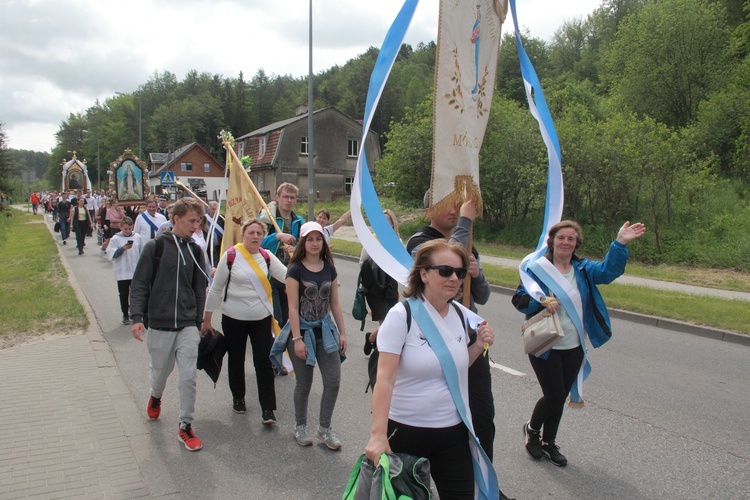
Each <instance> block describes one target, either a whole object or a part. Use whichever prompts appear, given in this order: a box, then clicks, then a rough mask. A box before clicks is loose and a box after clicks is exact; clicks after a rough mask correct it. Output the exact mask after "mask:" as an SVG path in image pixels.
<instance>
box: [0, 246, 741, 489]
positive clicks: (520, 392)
mask: <svg viewBox="0 0 750 500" xmlns="http://www.w3.org/2000/svg"><path fill="white" fill-rule="evenodd" d="M57 239H59V236H57ZM92 243H93V241H90V243H89V247H90V249H87V252H86V254H85V255H83V256H78V255H76V252H75V248H74V247H71V245H70V244H69V245H68V246H66V247H60V248H61V251H62V254H63V256H64V260H65V261H67V262H68V263H69V266H70V269H71V279H72V281H73V283H74V286H75V287H76V288H79V289H80V290H81V292H82V302H84V303H85V304H86V305H87V306H88V304H90V310H91V314H92V315H93V319H94V322H93V325H92V327H93V328H92V330H93V331H91V332H89V333H88V334H87V335H86V336H77V337H69V338H67V339H85V341H78V340H75V343H76V347H75V348H76V349H78V351H80V352H81V354H79V355H78V356H79V357H78V358H77V359H78V360H79V363H81V364H82V366H83V364H84V361H85V362H86V363H89V364H91V363H93V364H94V366H98V370H93V371H92V372H90V373H89V372H85V371H84V372H83V373H84V374H85V373H89V374H88V375H86V376H85V377H84V378H85V379H86V380H91V379H93V380H94V382H93V384H94V385H97V384H98V385H101V386H103V387H104V388H105V389H107V390H106V391H104V392H103V393H99V394H97V396H96V397H97V398H99V400H98V403H100V404H101V405H102V406H106V407H108V409H107V412H104V413H101V412H102V410H95V411H94V412H93V414H95V415H97V414H104V415H107V418H109V419H110V421H111V424H112V425H111V431H112V432H113V433H114V434H116V435H117V437H118V438H119V439H125V441H126V442H127V443H128V446H129V448H130V451H129V452H128V451H127V450H126V452H124V453H122V458H120V460H121V462H122V465H120V466H119V467H120V468H121V469H122V470H131V469H130V468H129V467H130V466H131V465H132V464H134V465H135V466H136V467H137V470H138V471H139V472H140V475H141V478H140V479H141V481H142V482H141V483H138V485H137V486H138V487H137V488H136V487H130V489H125V488H123V487H122V486H120V482H118V478H116V477H114V474H115V472H116V471H117V470H118V469H117V467H115V468H114V469H109V470H107V469H104V471H103V472H102V473H101V475H100V476H99V479H98V481H99V483H98V484H99V485H100V489H102V488H104V491H105V494H102V495H99V497H101V496H113V497H137V496H147V497H153V498H156V497H175V498H180V497H181V498H190V499H192V498H195V499H198V498H233V497H244V498H290V499H292V498H311V499H328V498H338V497H340V495H341V492H342V491H343V487H344V485H345V484H346V481H347V479H348V476H349V473H350V471H351V467H352V465H353V464H354V461H355V460H356V458H357V456H358V455H359V454H360V453H361V452H362V451H363V449H364V445H365V444H366V442H367V439H368V437H369V427H370V411H369V405H370V394H365V393H364V388H365V386H366V383H367V374H366V359H365V356H364V354H363V353H362V350H361V347H362V340H363V336H362V334H361V333H360V332H359V331H358V324H357V323H358V322H355V321H354V320H353V319H352V318H351V316H350V315H349V314H346V317H347V319H346V329H347V332H348V334H349V343H350V348H349V352H348V359H347V360H346V362H344V364H343V365H342V386H341V392H340V394H339V400H338V403H337V407H336V412H335V414H334V419H333V426H334V429H335V431H336V433H337V435H338V436H339V438H340V439H341V440H342V442H343V450H342V451H340V452H332V451H329V450H328V449H326V448H325V447H324V446H322V445H321V444H317V443H316V445H314V446H312V447H309V448H301V447H299V446H298V445H297V444H296V443H295V441H294V440H293V438H292V434H291V433H292V429H293V426H294V416H293V403H292V393H293V388H294V379H293V378H291V377H278V378H277V379H276V391H277V400H278V410H277V412H276V415H277V418H278V419H279V423H278V425H277V426H274V427H272V428H268V427H265V426H263V425H262V424H261V421H260V408H259V406H258V404H257V402H256V400H257V392H256V391H255V384H254V372H253V368H252V363H251V362H250V363H248V366H247V370H246V372H247V373H246V376H247V382H248V383H247V388H248V394H247V398H246V399H247V403H248V412H247V413H246V414H244V415H237V414H235V413H233V412H232V409H231V395H230V393H229V389H228V384H227V383H226V375H225V374H224V373H222V378H221V379H220V380H219V383H218V384H217V385H216V387H214V384H213V383H212V382H211V381H210V379H209V378H208V377H207V376H206V375H205V374H203V373H199V378H198V382H199V385H198V401H197V405H196V422H195V429H196V432H197V433H198V435H199V436H200V437H201V438H202V439H203V441H204V449H203V450H201V451H199V452H197V453H190V452H187V451H186V450H185V449H184V448H183V447H182V445H181V444H180V443H179V442H178V441H177V417H178V408H177V405H178V399H177V387H176V379H177V377H176V374H173V376H172V377H171V378H170V380H169V382H168V384H167V389H166V391H165V395H164V398H163V403H162V416H161V418H160V419H159V420H158V421H155V422H152V421H148V420H147V417H146V415H145V405H146V401H147V399H148V353H147V351H146V347H145V345H144V344H141V343H139V342H137V341H135V340H134V339H133V338H132V336H131V334H130V332H129V328H128V327H126V326H123V325H121V324H120V313H119V306H118V300H117V290H116V284H115V281H114V278H113V274H112V270H111V264H110V263H109V262H107V261H106V260H105V259H103V258H101V257H100V254H99V251H98V250H96V246H95V245H93V244H92ZM336 263H337V269H338V270H339V273H340V281H341V283H342V286H341V288H340V289H339V291H340V296H341V299H342V306H343V308H344V311H345V312H348V311H350V310H351V302H352V297H353V294H354V283H355V280H356V274H355V273H356V271H357V269H356V265H355V264H354V263H352V262H350V261H348V260H347V259H343V258H338V259H337V261H336ZM480 314H482V315H483V316H484V317H485V318H486V319H488V321H489V322H490V324H492V325H493V326H494V327H495V329H496V332H497V341H496V344H495V345H494V346H493V347H492V348H491V350H490V354H491V357H492V360H493V362H494V363H495V369H494V370H493V375H492V376H493V392H494V395H495V406H496V411H497V415H496V419H495V422H496V426H497V435H496V439H495V456H496V468H497V470H498V474H499V477H500V481H501V485H502V487H503V490H505V491H506V492H507V493H509V494H510V495H512V496H515V497H517V498H519V499H522V498H523V499H527V498H541V497H545V498H592V499H593V498H748V497H750V453H748V451H747V450H748V449H750V447H749V446H748V445H750V442H749V441H750V438H748V436H747V429H749V428H750V397H748V396H750V384H749V382H750V375H749V374H750V370H749V368H750V361H748V353H749V352H750V351H748V347H747V346H745V345H738V344H735V343H732V342H721V341H718V340H717V339H716V338H710V337H705V336H702V335H688V334H686V333H685V332H684V331H680V330H679V329H675V328H661V327H659V326H656V324H651V323H649V321H650V320H649V321H645V320H644V321H641V322H637V321H630V320H628V321H625V320H623V319H619V318H614V319H613V330H614V332H615V333H614V336H613V339H612V340H611V341H610V342H609V343H608V344H607V345H606V346H604V347H603V348H602V349H598V350H595V351H593V352H591V353H590V360H591V362H592V364H593V373H592V375H591V377H590V378H589V380H588V381H587V383H586V386H585V390H584V398H585V399H586V406H585V408H583V409H580V410H574V409H566V411H565V416H564V418H563V423H562V426H561V430H560V434H559V437H558V444H560V446H561V451H562V452H563V453H564V454H566V456H567V457H568V460H569V465H568V466H567V467H565V468H557V467H554V466H553V465H552V464H551V463H549V462H548V461H540V462H535V461H533V460H532V459H531V458H530V457H529V456H528V455H527V454H526V452H525V450H524V449H523V441H522V435H521V425H522V424H523V422H525V421H526V420H527V419H528V417H529V414H530V412H531V409H532V408H533V405H534V403H535V401H536V400H537V399H538V397H539V396H540V391H539V386H538V383H537V382H536V378H535V377H534V375H533V373H532V372H531V369H530V366H529V363H528V360H527V359H526V358H525V356H524V355H523V353H522V349H521V341H520V335H519V327H520V323H521V322H522V317H521V315H520V314H519V313H517V312H516V311H515V310H514V309H513V308H512V306H511V305H510V302H509V296H508V295H507V294H505V293H503V291H497V292H495V293H493V295H492V298H491V299H490V303H489V304H488V305H486V306H484V307H481V308H480ZM216 316H218V315H216ZM371 326H372V324H371V323H370V324H369V325H368V327H371ZM96 330H98V331H99V332H100V334H103V338H102V337H101V336H100V337H99V338H97V337H96ZM693 333H696V332H693ZM698 333H704V334H705V333H706V332H705V331H703V330H701V331H700V332H698ZM101 340H105V341H106V342H101ZM62 341H68V342H69V341H70V340H66V339H63V340H62ZM47 342H61V340H51V341H47ZM101 344H104V345H101ZM38 345H40V344H35V345H29V346H20V347H15V348H11V349H6V350H4V351H2V352H0V362H2V365H3V367H6V366H10V365H9V364H8V363H10V362H16V363H17V362H18V361H17V359H18V358H23V359H22V361H23V360H25V362H27V363H31V362H32V358H31V357H28V352H29V351H30V350H32V349H38V348H37V347H35V346H38ZM92 346H93V347H92ZM107 353H109V356H111V360H112V361H111V362H110V361H109V359H110V358H109V357H108V355H107ZM34 359H36V358H34ZM44 359H45V358H44V357H42V360H37V361H33V362H36V363H45V364H44V365H43V366H35V367H34V370H39V371H41V372H42V373H43V374H44V376H45V377H46V378H52V379H54V377H60V374H59V371H60V367H59V366H56V365H55V363H56V362H55V361H54V360H52V361H50V360H49V359H47V360H46V361H44ZM14 360H15V361H14ZM3 371H5V370H3ZM94 371H96V372H98V374H96V373H94ZM82 377H83V375H82ZM107 377H110V378H107ZM318 378H319V377H318ZM13 383H14V384H16V387H14V388H13V394H16V396H15V397H16V400H15V401H19V400H20V399H22V398H21V397H20V396H18V395H17V393H24V391H29V392H32V393H33V392H34V390H38V388H39V387H38V386H36V387H35V386H32V385H31V383H30V382H28V381H24V379H23V378H19V379H18V380H16V379H13ZM23 384H28V385H27V386H24V385H23ZM2 391H3V392H2V394H0V395H2V401H3V402H4V404H3V406H6V405H5V401H8V399H7V398H6V395H7V394H8V393H9V392H10V389H8V384H3V389H2ZM71 392H74V391H71ZM320 393H321V386H320V382H319V380H318V379H316V381H315V384H314V385H313V390H312V393H311V396H310V405H309V411H308V415H309V419H308V420H309V423H310V424H311V427H312V424H314V423H315V422H316V421H317V420H316V419H317V415H318V404H319V400H320ZM105 403H106V404H105ZM59 404H60V405H61V406H62V407H63V408H68V413H73V415H74V416H76V415H78V414H79V413H81V411H84V412H85V410H86V409H85V408H84V409H83V410H82V408H81V406H80V405H81V403H80V401H79V402H78V405H77V406H69V407H68V406H65V404H66V403H65V402H64V401H60V403H59ZM110 407H111V410H112V411H113V412H114V415H116V418H112V417H109V413H108V412H109V408H110ZM23 411H26V410H23ZM60 411H61V413H62V414H65V411H64V410H60ZM97 412H99V413H97ZM3 415H4V416H5V418H6V428H7V427H8V426H9V425H11V423H9V422H8V420H7V419H11V420H12V421H16V420H21V421H22V420H24V419H25V420H29V418H30V417H31V416H30V415H19V414H18V412H16V411H8V410H7V407H6V411H4V412H3ZM84 416H85V415H84ZM86 419H90V420H91V421H92V422H93V421H94V419H91V418H90V417H86V418H85V419H84V420H86ZM87 421H88V420H87ZM21 425H22V422H20V423H19V422H16V423H13V424H12V427H13V428H14V429H19V428H21V427H19V426H21ZM26 427H28V425H27V426H26ZM68 429H70V427H68ZM85 429H86V426H84V427H83V428H79V427H76V428H75V429H74V431H75V432H77V433H81V436H80V437H81V439H83V438H84V437H86V431H85ZM90 429H92V430H93V427H91V428H90ZM2 436H3V435H2V434H0V437H2ZM9 437H10V436H7V435H6V436H5V437H3V442H4V443H7V442H9V441H7V440H6V439H8V438H9ZM88 437H93V438H95V445H96V447H97V449H98V450H99V451H100V452H101V450H106V449H107V443H108V442H109V441H107V439H111V437H110V438H107V437H104V438H101V439H100V438H99V437H97V436H96V435H94V433H93V432H89V433H88ZM10 442H11V444H12V446H10V447H6V448H5V450H4V451H0V465H3V467H0V497H2V498H15V497H17V496H27V495H29V496H46V497H48V498H53V497H54V496H55V494H56V493H57V494H59V496H62V494H61V493H60V491H62V492H65V491H66V489H65V487H64V486H65V484H66V483H65V482H64V481H63V488H62V490H59V488H58V490H56V491H53V492H51V493H44V492H42V493H39V492H37V493H36V494H32V492H34V491H35V490H33V489H32V488H31V487H30V486H28V485H30V484H31V483H30V482H29V481H28V480H27V482H26V483H25V484H26V485H27V487H26V489H24V488H23V487H21V486H19V485H20V484H22V483H20V482H19V481H18V474H16V475H15V476H13V475H12V474H10V473H8V474H7V477H6V472H3V471H5V470H6V469H5V467H4V466H5V465H6V464H7V465H10V466H13V465H14V464H17V463H18V460H19V458H17V457H18V456H19V454H20V452H19V451H18V449H16V448H21V447H23V446H24V444H23V443H22V442H21V441H19V442H18V443H17V444H13V443H15V441H13V440H11V441H10ZM118 442H119V441H118ZM92 446H93V445H92ZM26 448H28V444H27V445H26ZM79 454H80V452H76V453H75V454H74V455H79ZM27 455H28V454H27ZM42 455H43V453H42ZM94 456H95V457H96V456H102V455H101V453H100V455H94ZM118 463H119V462H118ZM44 467H45V468H43V469H41V470H39V468H38V467H37V473H41V474H42V477H45V475H47V474H48V473H49V472H48V471H47V468H48V467H50V466H44ZM79 468H81V467H79ZM50 472H52V471H50ZM73 476H74V474H73V473H71V474H69V477H71V478H73ZM63 477H65V476H63ZM45 481H46V479H45ZM71 482H73V479H71ZM45 484H46V482H45ZM67 491H74V490H73V488H69V489H68V490H67ZM92 491H93V490H92ZM84 496H85V495H84ZM90 497H91V498H96V495H95V493H91V496H90Z"/></svg>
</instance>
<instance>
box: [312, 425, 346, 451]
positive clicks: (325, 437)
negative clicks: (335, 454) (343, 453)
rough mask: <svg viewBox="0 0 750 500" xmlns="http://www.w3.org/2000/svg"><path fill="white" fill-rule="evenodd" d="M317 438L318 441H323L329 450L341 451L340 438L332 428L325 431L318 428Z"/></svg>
mask: <svg viewBox="0 0 750 500" xmlns="http://www.w3.org/2000/svg"><path fill="white" fill-rule="evenodd" d="M317 436H318V439H320V440H321V441H323V442H324V443H325V445H326V446H328V449H329V450H340V449H341V441H339V438H337V437H336V434H334V433H333V428H332V427H329V428H328V429H324V428H323V427H318V433H317Z"/></svg>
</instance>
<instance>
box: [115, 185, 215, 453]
mask: <svg viewBox="0 0 750 500" xmlns="http://www.w3.org/2000/svg"><path fill="white" fill-rule="evenodd" d="M202 217H203V206H202V205H201V204H200V202H199V201H198V200H195V199H193V198H184V199H182V200H180V201H178V202H177V203H176V204H175V206H174V211H173V213H172V222H173V224H174V227H173V228H172V232H171V233H168V234H163V235H161V236H160V237H159V238H158V239H156V240H151V241H149V242H148V243H147V244H146V245H145V247H144V248H143V252H142V253H141V258H140V259H139V260H138V265H137V266H136V268H135V272H134V274H133V281H132V284H131V288H130V319H131V320H132V321H133V326H132V329H131V331H132V333H133V337H135V338H136V340H138V341H140V342H143V335H144V333H145V332H146V325H148V337H147V346H148V352H149V355H150V356H151V374H150V383H151V397H150V398H149V401H148V406H147V408H146V412H147V413H148V416H149V418H151V419H152V420H156V419H158V418H159V413H160V411H161V406H160V405H161V397H162V393H163V391H164V387H165V385H166V383H167V378H168V377H169V375H170V373H172V370H173V369H174V365H175V361H176V362H177V368H178V370H179V373H180V380H179V385H178V387H179V391H180V425H179V431H178V439H179V441H180V442H181V443H183V444H184V445H185V448H187V449H188V450H190V451H198V450H200V449H201V448H202V447H203V443H202V442H201V440H200V439H199V438H198V437H197V436H196V435H195V431H194V430H193V429H192V423H193V413H194V410H195V388H196V372H197V370H196V364H197V359H198V344H199V343H200V333H199V332H200V327H201V323H202V321H203V306H204V303H205V299H206V285H207V277H206V275H205V273H204V271H203V269H204V268H205V265H204V264H205V263H204V260H203V259H204V257H203V252H202V251H201V249H200V247H199V246H198V245H197V244H196V243H194V242H193V240H192V238H191V235H192V234H193V233H194V232H195V231H196V229H198V227H199V226H200V222H201V218H202Z"/></svg>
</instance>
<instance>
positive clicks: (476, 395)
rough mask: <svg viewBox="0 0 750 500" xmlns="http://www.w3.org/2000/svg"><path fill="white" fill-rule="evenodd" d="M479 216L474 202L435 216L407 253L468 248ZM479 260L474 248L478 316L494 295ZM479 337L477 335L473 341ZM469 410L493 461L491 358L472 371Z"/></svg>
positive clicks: (472, 294) (472, 271)
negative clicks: (439, 245) (432, 245)
mask: <svg viewBox="0 0 750 500" xmlns="http://www.w3.org/2000/svg"><path fill="white" fill-rule="evenodd" d="M424 204H425V210H427V209H429V208H430V192H429V191H427V192H426V193H425V196H424ZM476 216H477V210H476V206H475V204H474V202H472V201H468V202H466V203H464V204H463V205H462V206H461V208H460V210H459V208H458V207H453V208H450V209H448V210H445V211H444V212H441V213H438V214H435V215H433V216H432V220H431V221H430V225H429V226H424V227H421V228H419V229H418V230H417V232H416V233H414V234H413V235H412V237H411V238H409V241H408V242H407V243H406V250H407V251H408V252H409V253H411V254H412V256H414V255H416V254H417V251H418V250H419V247H421V246H422V245H423V244H424V243H426V242H428V241H431V240H436V239H440V238H443V239H446V240H449V241H451V242H456V243H458V244H460V245H461V246H463V247H464V248H466V246H467V245H468V243H469V234H470V233H471V227H472V225H473V223H474V219H475V218H476ZM479 260H480V259H479V252H477V249H476V248H475V247H473V246H472V249H471V254H470V256H469V276H471V292H470V297H471V302H470V308H471V310H472V311H474V312H477V308H476V304H480V305H483V304H486V303H487V301H488V300H489V298H490V293H491V290H490V285H489V283H487V280H486V279H485V277H484V271H483V270H482V265H481V264H480V262H479ZM462 294H463V288H462V289H461V290H460V291H459V294H458V295H459V297H457V298H456V300H458V301H460V296H461V295H462ZM475 336H476V333H474V335H473V337H475ZM472 340H473V339H472ZM469 407H470V409H471V417H472V423H473V424H474V431H475V432H476V435H477V437H478V438H479V442H480V443H481V444H482V448H484V452H485V453H486V454H487V456H488V457H489V459H490V460H492V451H493V442H494V440H495V422H494V418H495V402H494V399H493V397H492V377H491V375H490V362H489V357H487V356H480V357H479V359H477V360H476V361H475V362H474V363H472V365H471V366H470V367H469Z"/></svg>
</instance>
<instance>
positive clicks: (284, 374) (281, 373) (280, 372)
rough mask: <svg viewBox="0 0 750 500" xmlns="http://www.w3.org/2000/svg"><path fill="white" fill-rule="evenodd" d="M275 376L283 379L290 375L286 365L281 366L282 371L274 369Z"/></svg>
mask: <svg viewBox="0 0 750 500" xmlns="http://www.w3.org/2000/svg"><path fill="white" fill-rule="evenodd" d="M273 374H274V375H280V376H282V377H284V376H286V375H289V370H287V369H286V367H285V366H284V365H281V369H277V368H276V367H275V366H274V367H273Z"/></svg>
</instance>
